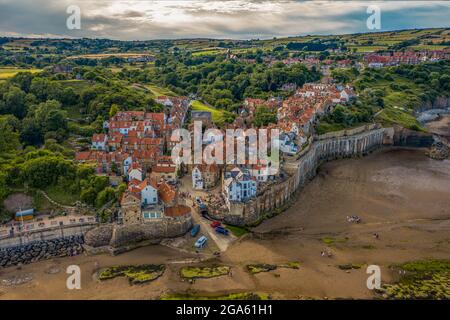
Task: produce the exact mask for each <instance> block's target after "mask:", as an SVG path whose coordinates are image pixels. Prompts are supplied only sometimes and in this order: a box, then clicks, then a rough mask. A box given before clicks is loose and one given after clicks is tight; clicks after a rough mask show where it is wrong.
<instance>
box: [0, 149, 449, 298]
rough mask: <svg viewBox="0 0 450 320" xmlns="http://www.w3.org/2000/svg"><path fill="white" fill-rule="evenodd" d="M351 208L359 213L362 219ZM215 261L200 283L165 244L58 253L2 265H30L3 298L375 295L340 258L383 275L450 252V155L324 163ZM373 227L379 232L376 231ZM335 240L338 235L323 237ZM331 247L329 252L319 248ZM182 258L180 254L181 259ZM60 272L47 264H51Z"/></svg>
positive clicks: (8, 272) (400, 154) (403, 154)
mask: <svg viewBox="0 0 450 320" xmlns="http://www.w3.org/2000/svg"><path fill="white" fill-rule="evenodd" d="M347 215H358V216H359V217H360V218H361V219H362V222H361V223H360V224H354V223H349V222H347V220H346V216H347ZM254 231H255V235H253V236H252V235H248V236H246V237H244V238H243V239H241V240H240V241H238V242H237V243H234V244H233V245H231V246H230V247H229V249H228V250H227V251H226V252H225V253H224V254H222V257H221V259H220V260H218V261H213V262H212V263H218V264H226V265H230V266H232V275H231V276H223V277H219V278H214V279H208V280H197V281H195V283H193V284H189V283H187V282H182V281H180V278H179V276H178V272H179V268H180V267H181V266H183V261H186V259H191V258H193V257H194V255H192V254H189V253H180V252H179V251H176V250H174V249H169V248H166V247H163V246H151V247H146V248H140V249H137V250H134V251H131V252H128V253H125V254H122V255H119V256H116V257H111V256H107V255H99V256H92V257H87V256H79V257H72V258H60V259H54V260H51V261H44V262H39V263H35V264H31V265H26V266H23V267H22V269H21V270H17V268H8V269H2V270H0V281H1V279H5V278H6V279H7V278H9V277H11V276H13V275H20V274H22V275H25V274H30V275H32V277H33V279H32V280H31V281H30V282H28V283H24V284H21V285H17V286H14V287H8V286H2V285H1V283H0V299H20V298H23V299H36V298H40V299H154V298H157V297H158V296H159V295H161V294H163V293H177V292H178V293H179V292H186V291H188V290H189V292H190V293H198V294H202V295H204V294H221V293H227V292H243V291H246V292H248V291H253V292H265V293H270V294H271V295H272V296H273V297H274V298H288V299H297V298H305V297H311V298H319V299H322V298H325V297H327V298H373V293H372V292H371V291H370V290H368V289H367V288H366V279H367V276H368V275H367V274H366V267H365V266H363V267H362V268H361V269H357V270H351V271H343V270H341V269H339V268H338V267H337V266H338V265H341V264H348V263H353V264H365V265H368V264H377V265H379V266H380V267H381V270H382V281H390V280H392V279H393V278H394V277H395V275H393V274H392V273H391V271H390V270H389V265H391V264H394V263H401V262H406V261H411V260H419V259H425V258H442V259H450V161H448V160H447V161H436V160H432V159H429V158H427V157H426V156H425V155H424V150H385V151H381V152H377V153H375V154H372V155H370V156H368V157H365V158H361V159H350V160H349V159H347V160H339V161H334V162H329V163H327V164H325V165H323V166H322V167H321V168H320V170H319V174H318V176H317V177H316V178H315V179H314V180H313V181H311V182H310V183H309V184H308V185H307V187H306V188H305V189H303V190H302V191H301V192H300V193H299V194H298V196H297V200H296V202H295V203H294V204H293V206H292V207H291V208H290V209H288V210H287V211H286V212H284V213H282V214H280V215H278V216H277V217H274V218H272V219H270V220H267V221H265V222H263V223H262V224H261V225H260V226H258V227H257V228H255V229H254ZM374 233H378V234H379V235H380V238H379V239H375V237H374V236H373V234H374ZM325 237H328V238H333V239H335V240H336V242H335V243H333V244H331V245H327V244H325V243H324V242H323V241H322V239H323V238H325ZM324 250H329V251H331V252H332V254H333V255H332V257H330V258H329V257H322V256H321V254H320V253H321V251H324ZM288 261H300V263H301V265H300V269H299V270H292V269H277V270H274V271H271V272H267V273H260V274H257V275H249V274H248V273H247V272H246V271H245V265H246V264H248V263H274V264H278V263H286V262H288ZM174 262H175V263H174ZM96 263H97V264H98V266H100V267H106V266H111V265H118V264H140V263H166V264H167V271H166V272H165V274H164V275H163V276H162V277H161V278H159V279H157V280H155V281H154V282H152V283H149V284H144V285H138V286H130V285H129V284H128V282H127V280H126V279H125V278H117V279H113V280H110V281H106V282H102V283H99V282H98V281H97V280H95V278H94V277H93V273H94V271H95V268H96ZM71 264H77V265H79V266H80V267H81V270H82V289H81V290H67V289H66V286H65V282H66V278H67V275H66V274H65V268H66V267H67V266H68V265H71ZM55 265H56V266H58V267H59V268H60V269H61V270H60V272H59V273H57V274H48V273H46V272H45V271H46V270H48V268H49V267H51V266H55Z"/></svg>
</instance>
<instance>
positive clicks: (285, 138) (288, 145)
mask: <svg viewBox="0 0 450 320" xmlns="http://www.w3.org/2000/svg"><path fill="white" fill-rule="evenodd" d="M294 139H295V136H294V135H293V134H292V133H291V134H286V133H282V134H280V151H281V152H283V153H286V154H288V155H294V154H296V153H297V152H298V151H299V147H298V146H297V144H296V143H295V142H294Z"/></svg>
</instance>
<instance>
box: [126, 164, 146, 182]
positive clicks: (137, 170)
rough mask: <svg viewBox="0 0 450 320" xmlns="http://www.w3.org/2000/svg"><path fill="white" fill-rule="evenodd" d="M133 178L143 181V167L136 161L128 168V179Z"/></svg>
mask: <svg viewBox="0 0 450 320" xmlns="http://www.w3.org/2000/svg"><path fill="white" fill-rule="evenodd" d="M133 179H136V180H139V181H142V179H143V174H142V168H141V166H140V165H139V164H138V163H136V162H134V163H133V164H132V165H131V166H130V168H129V169H128V181H131V180H133Z"/></svg>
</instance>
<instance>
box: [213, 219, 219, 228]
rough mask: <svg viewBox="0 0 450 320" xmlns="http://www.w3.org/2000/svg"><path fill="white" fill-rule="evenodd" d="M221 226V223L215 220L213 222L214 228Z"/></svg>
mask: <svg viewBox="0 0 450 320" xmlns="http://www.w3.org/2000/svg"><path fill="white" fill-rule="evenodd" d="M220 225H221V223H220V221H217V220H214V221H213V222H211V227H212V228H217V227H220Z"/></svg>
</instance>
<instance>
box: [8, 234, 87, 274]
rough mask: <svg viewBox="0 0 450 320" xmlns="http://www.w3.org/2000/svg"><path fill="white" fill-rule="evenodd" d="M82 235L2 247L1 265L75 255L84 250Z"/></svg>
mask: <svg viewBox="0 0 450 320" xmlns="http://www.w3.org/2000/svg"><path fill="white" fill-rule="evenodd" d="M83 243H84V238H83V236H82V235H76V236H69V237H65V238H58V239H52V240H42V241H33V242H30V243H27V244H24V245H21V246H14V247H9V248H2V249H0V266H1V267H9V266H13V265H19V264H28V263H31V262H36V261H39V260H45V259H50V258H54V257H66V256H74V255H78V254H80V253H82V252H83V247H82V244H83Z"/></svg>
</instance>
